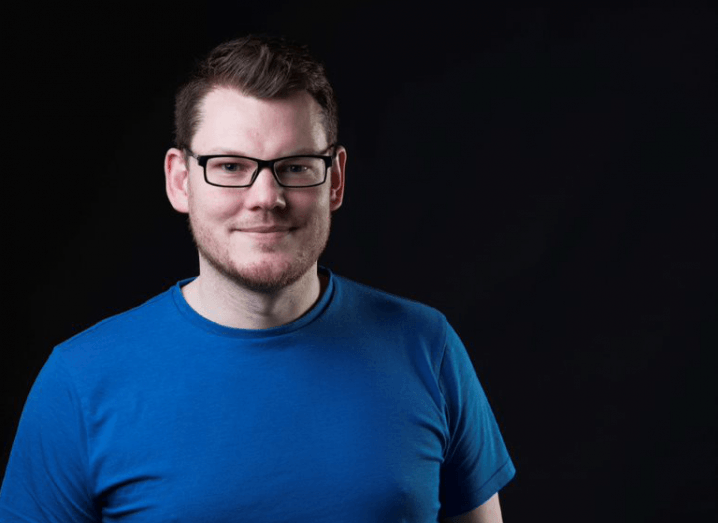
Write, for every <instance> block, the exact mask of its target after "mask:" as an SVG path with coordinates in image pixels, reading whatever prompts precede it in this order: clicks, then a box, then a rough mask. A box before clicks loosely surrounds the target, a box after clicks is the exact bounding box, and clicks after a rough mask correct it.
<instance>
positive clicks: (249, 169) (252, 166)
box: [206, 156, 257, 187]
mask: <svg viewBox="0 0 718 523" xmlns="http://www.w3.org/2000/svg"><path fill="white" fill-rule="evenodd" d="M206 169H207V180H208V181H209V182H210V183H214V184H216V185H225V186H228V187H231V186H241V185H249V184H250V183H251V182H252V175H253V174H254V171H256V170H257V162H255V161H253V160H249V159H247V158H234V157H232V156H226V157H220V158H210V159H209V160H208V161H207V168H206Z"/></svg>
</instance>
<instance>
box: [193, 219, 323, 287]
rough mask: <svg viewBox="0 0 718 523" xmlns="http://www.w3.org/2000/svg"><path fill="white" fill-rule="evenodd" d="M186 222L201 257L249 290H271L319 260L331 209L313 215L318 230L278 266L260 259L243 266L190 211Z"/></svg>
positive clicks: (289, 282) (297, 277)
mask: <svg viewBox="0 0 718 523" xmlns="http://www.w3.org/2000/svg"><path fill="white" fill-rule="evenodd" d="M322 221H323V223H322ZM187 223H188V226H189V230H190V233H191V234H192V239H193V241H194V244H195V246H196V247H197V251H198V252H199V255H200V257H201V258H203V259H204V260H205V261H206V262H207V263H208V264H209V265H210V266H211V267H212V268H213V269H214V270H215V271H217V272H218V273H219V274H221V275H222V276H223V277H224V278H226V279H228V280H230V281H231V282H233V283H234V284H236V285H238V286H240V287H242V288H245V289H247V290H249V291H252V292H256V293H260V294H273V293H276V292H278V291H280V290H282V289H285V288H286V287H288V286H290V285H292V284H294V283H296V282H297V281H299V280H300V279H301V278H302V277H303V276H304V275H305V274H307V272H308V271H310V270H311V269H312V268H313V267H314V264H315V263H316V262H317V261H318V260H319V257H320V256H321V254H322V253H323V252H324V249H325V248H326V246H327V242H328V241H329V232H330V229H331V212H329V211H328V212H327V214H326V215H325V216H319V217H316V218H315V223H313V224H311V225H313V226H314V227H312V228H313V229H314V230H316V231H317V234H316V235H315V236H314V237H313V238H311V240H310V241H309V242H308V244H307V245H304V246H302V248H301V249H300V250H299V252H298V253H297V256H296V257H295V258H294V259H292V260H289V261H286V262H283V263H281V265H279V266H278V267H277V262H272V261H269V262H262V261H260V262H258V263H254V264H252V265H245V266H243V265H241V263H236V261H235V259H234V258H233V256H232V253H231V252H230V249H229V246H227V245H219V244H218V243H217V241H216V240H215V238H214V237H212V235H211V234H209V233H208V232H207V231H204V230H203V229H202V228H201V227H197V226H195V225H193V223H192V216H191V214H190V216H188V219H187ZM235 256H236V254H235ZM240 261H241V260H240Z"/></svg>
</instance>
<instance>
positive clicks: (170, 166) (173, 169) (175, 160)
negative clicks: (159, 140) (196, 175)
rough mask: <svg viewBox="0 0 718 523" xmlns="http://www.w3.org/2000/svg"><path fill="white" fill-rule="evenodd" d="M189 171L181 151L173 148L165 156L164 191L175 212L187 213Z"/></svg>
mask: <svg viewBox="0 0 718 523" xmlns="http://www.w3.org/2000/svg"><path fill="white" fill-rule="evenodd" d="M188 185H189V170H188V168H187V163H186V162H185V156H184V154H182V151H180V150H179V149H175V148H174V147H173V148H172V149H170V150H169V151H167V154H166V155H165V190H166V191H167V198H169V200H170V203H171V204H172V207H174V208H175V210H176V211H177V212H182V213H187V212H189V196H188V195H189V191H188Z"/></svg>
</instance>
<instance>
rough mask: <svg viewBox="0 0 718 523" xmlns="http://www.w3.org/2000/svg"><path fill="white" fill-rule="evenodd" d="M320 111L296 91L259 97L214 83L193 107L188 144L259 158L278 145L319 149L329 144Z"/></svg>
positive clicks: (308, 97)
mask: <svg viewBox="0 0 718 523" xmlns="http://www.w3.org/2000/svg"><path fill="white" fill-rule="evenodd" d="M322 116H323V115H322V110H321V107H319V104H318V103H317V102H316V101H315V100H314V98H312V96H311V95H310V94H309V93H307V92H305V91H300V92H297V93H294V94H292V95H290V96H288V97H284V98H272V99H259V98H255V97H253V96H248V95H245V94H243V93H242V92H240V91H239V90H237V89H232V88H226V87H222V88H216V89H213V90H212V91H210V92H209V93H207V95H206V96H205V97H204V99H203V100H202V102H201V104H200V107H199V122H198V126H197V132H196V133H195V136H194V138H193V140H192V148H193V149H197V150H198V151H201V154H211V152H215V151H208V150H207V148H212V149H215V150H217V151H218V150H219V149H222V150H225V151H227V150H229V151H236V152H237V153H242V154H247V155H249V156H252V155H257V156H258V157H265V156H266V155H267V154H270V153H271V154H276V153H275V152H274V151H277V150H281V151H282V152H284V153H287V154H291V153H293V152H297V151H299V150H300V149H308V150H323V149H325V148H326V147H327V146H328V145H329V144H328V143H327V141H326V133H325V129H324V125H323V118H322Z"/></svg>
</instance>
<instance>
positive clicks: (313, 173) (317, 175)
mask: <svg viewBox="0 0 718 523" xmlns="http://www.w3.org/2000/svg"><path fill="white" fill-rule="evenodd" d="M326 170H327V167H326V164H325V163H324V160H322V159H321V158H312V157H310V156H293V157H292V158H285V159H284V160H281V161H279V162H277V163H275V164H274V172H276V173H277V178H279V181H280V182H281V183H282V185H287V186H290V187H306V186H307V185H316V184H319V183H322V182H323V181H324V176H325V174H326Z"/></svg>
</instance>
